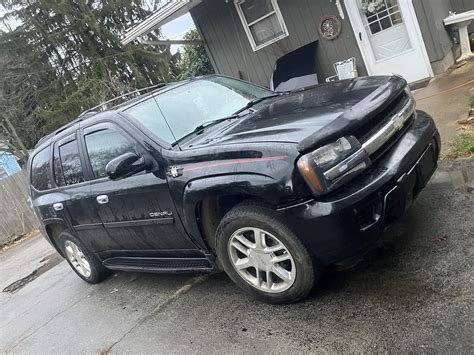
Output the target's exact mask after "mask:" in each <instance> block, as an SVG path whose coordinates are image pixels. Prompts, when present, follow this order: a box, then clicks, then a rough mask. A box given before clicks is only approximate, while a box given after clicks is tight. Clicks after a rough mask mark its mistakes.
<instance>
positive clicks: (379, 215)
mask: <svg viewBox="0 0 474 355" xmlns="http://www.w3.org/2000/svg"><path fill="white" fill-rule="evenodd" d="M439 149H440V137H439V133H438V130H437V129H436V126H435V124H434V122H433V119H432V118H431V117H430V116H428V115H427V114H426V113H424V112H421V111H418V114H417V115H416V116H415V119H414V121H413V122H412V123H411V126H410V127H409V128H408V129H407V131H406V132H405V133H404V134H403V136H402V137H400V139H399V140H398V141H397V142H396V143H395V144H394V145H393V146H392V147H391V148H390V149H389V150H388V151H387V152H386V153H385V154H384V155H383V156H382V157H379V158H378V159H377V160H376V161H374V163H373V166H372V167H371V169H370V170H369V171H367V172H366V173H364V174H363V175H361V176H359V177H357V178H356V179H354V180H353V181H351V182H350V183H348V184H346V185H345V186H343V187H341V188H340V189H338V190H336V191H334V193H331V194H330V195H327V196H324V197H323V198H318V199H317V200H316V199H311V200H309V201H305V202H303V203H299V204H297V205H294V206H290V207H286V208H282V209H280V210H279V211H278V213H279V214H280V215H281V216H282V218H285V220H287V221H288V223H289V224H290V225H291V227H292V229H293V231H294V232H295V233H296V235H298V236H299V237H300V238H301V240H302V242H303V243H304V244H305V245H306V246H307V247H308V248H309V249H310V250H311V251H312V252H313V254H314V255H315V257H316V258H317V260H318V261H319V262H320V263H322V264H324V265H328V264H333V263H336V262H341V261H344V260H346V259H350V258H352V257H355V256H358V255H361V254H363V253H364V252H366V251H367V250H368V249H369V248H370V246H371V245H372V244H373V243H374V242H376V241H377V240H378V239H379V238H380V237H381V235H382V234H383V231H384V229H385V228H386V227H387V226H388V225H390V223H392V222H393V221H394V220H396V219H398V218H400V217H401V216H402V215H403V213H404V212H405V211H406V209H407V208H408V207H409V206H410V205H411V203H412V201H413V199H414V198H416V196H417V195H418V193H419V192H420V191H421V190H422V189H423V188H424V187H425V186H426V183H427V182H428V180H429V179H430V177H431V175H432V174H433V172H434V171H435V169H436V167H437V161H438V157H439Z"/></svg>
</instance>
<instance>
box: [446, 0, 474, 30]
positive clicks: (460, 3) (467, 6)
mask: <svg viewBox="0 0 474 355" xmlns="http://www.w3.org/2000/svg"><path fill="white" fill-rule="evenodd" d="M469 10H474V0H451V11H454V12H457V13H460V12H464V11H469ZM469 32H474V21H473V22H471V24H470V25H469Z"/></svg>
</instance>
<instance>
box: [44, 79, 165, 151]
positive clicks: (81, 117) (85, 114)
mask: <svg viewBox="0 0 474 355" xmlns="http://www.w3.org/2000/svg"><path fill="white" fill-rule="evenodd" d="M166 85H167V84H165V83H160V84H156V85H152V86H148V87H146V88H142V89H137V90H134V91H131V92H128V93H126V94H123V95H120V96H117V97H114V98H113V99H110V100H107V101H105V102H102V103H100V104H99V105H97V106H94V107H91V108H90V109H88V110H85V111H84V112H81V113H80V114H79V116H78V117H77V118H76V119H75V120H73V121H71V122H69V123H67V124H65V125H64V126H62V127H61V128H58V129H57V130H55V131H53V132H51V133H50V134H48V135H46V136H44V137H43V138H41V139H40V140H39V141H38V143H36V145H35V147H37V146H39V145H40V144H41V143H43V142H44V141H46V140H47V139H49V138H51V137H54V136H55V135H57V134H58V133H61V132H62V131H64V130H66V129H68V128H69V127H71V126H73V125H74V124H76V123H78V122H81V121H82V120H85V119H86V118H88V117H91V116H93V115H95V114H96V113H98V111H95V109H97V108H100V107H102V106H103V105H106V104H109V103H111V102H114V101H116V100H118V99H121V98H123V97H126V96H129V95H133V94H136V93H139V92H141V91H144V90H149V89H158V88H161V87H164V86H166Z"/></svg>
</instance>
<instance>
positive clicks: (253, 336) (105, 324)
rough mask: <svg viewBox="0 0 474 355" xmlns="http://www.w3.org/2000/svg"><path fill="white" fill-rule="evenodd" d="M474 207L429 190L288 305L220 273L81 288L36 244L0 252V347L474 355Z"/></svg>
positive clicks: (134, 277)
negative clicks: (370, 246)
mask: <svg viewBox="0 0 474 355" xmlns="http://www.w3.org/2000/svg"><path fill="white" fill-rule="evenodd" d="M473 202H474V195H473V194H472V193H469V192H467V191H455V190H454V189H452V188H450V187H445V188H442V189H438V188H437V189H428V190H425V191H424V192H423V193H422V194H421V195H420V197H419V198H418V200H417V201H416V202H415V204H414V206H413V207H412V208H411V209H410V210H409V211H408V213H407V215H406V217H405V218H404V219H403V220H402V221H401V222H400V223H398V224H397V225H395V226H394V227H393V228H392V229H391V230H390V231H388V232H387V235H386V236H385V238H384V243H383V244H382V245H381V246H380V247H379V248H377V249H375V250H373V251H372V252H371V253H370V254H369V255H367V257H366V258H365V259H364V261H363V262H362V263H360V264H359V265H357V266H356V267H355V268H353V269H350V270H346V271H337V272H336V271H329V272H328V273H327V274H326V276H325V277H324V278H323V280H322V281H321V283H320V284H319V285H318V287H317V288H315V290H314V291H313V293H312V294H311V296H310V297H309V298H308V299H307V300H305V301H303V302H300V303H298V304H295V305H287V306H271V305H267V304H262V303H259V302H256V301H254V300H252V299H250V298H249V297H247V296H246V295H245V294H243V293H242V292H241V291H240V290H239V289H238V288H237V287H236V286H234V285H233V284H232V283H231V282H230V280H229V279H228V278H227V277H226V276H225V274H214V275H154V274H135V273H116V274H114V275H113V276H112V277H110V278H109V279H108V280H106V281H105V282H103V283H102V284H99V285H88V284H86V283H84V282H83V281H81V280H80V279H79V278H78V277H77V276H76V275H75V274H74V273H73V272H72V271H71V270H69V267H68V265H67V264H66V263H65V262H64V261H62V260H61V259H58V258H57V257H56V256H54V255H53V256H51V253H50V249H49V248H50V247H49V245H48V244H47V243H46V242H45V241H44V240H43V239H42V238H34V239H32V240H29V241H27V242H25V243H24V244H22V245H20V246H18V247H16V248H13V249H11V250H9V251H7V252H5V253H4V254H0V270H1V276H0V287H1V288H2V289H4V288H5V287H6V286H8V285H10V286H12V283H13V287H9V288H7V290H6V292H0V351H1V352H6V353H31V354H59V353H60V354H67V353H93V354H97V353H103V354H104V353H147V354H149V353H157V352H159V353H169V352H172V353H218V352H232V353H243V352H250V351H251V352H261V353H269V352H272V353H275V352H276V353H287V352H351V353H362V352H364V353H367V352H373V353H381V352H386V351H388V352H392V353H401V352H403V353H405V352H421V353H431V352H438V353H473V352H474V341H473V339H474V309H473V305H474V258H473V256H474V242H473V240H474V239H473V238H474V219H473V218H472V211H473V207H474V203H473ZM25 260H29V262H27V261H25ZM34 265H36V266H34ZM32 268H34V269H38V271H36V272H33V274H31V273H32V271H33V270H32ZM25 277H26V278H25ZM22 278H25V279H24V280H23V282H17V283H16V284H15V283H14V281H15V280H20V279H22Z"/></svg>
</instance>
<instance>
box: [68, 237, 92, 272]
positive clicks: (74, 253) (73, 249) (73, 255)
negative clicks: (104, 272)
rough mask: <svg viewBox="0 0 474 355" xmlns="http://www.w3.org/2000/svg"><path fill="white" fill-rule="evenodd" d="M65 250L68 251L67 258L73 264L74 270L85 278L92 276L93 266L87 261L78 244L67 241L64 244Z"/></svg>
mask: <svg viewBox="0 0 474 355" xmlns="http://www.w3.org/2000/svg"><path fill="white" fill-rule="evenodd" d="M64 249H65V250H66V256H67V258H68V260H69V261H70V262H71V264H72V266H73V267H74V269H76V270H77V272H79V274H81V275H82V276H84V277H89V276H91V265H90V263H89V260H87V258H86V256H85V255H84V253H83V252H82V250H81V248H79V247H78V246H77V244H76V243H73V242H71V241H70V240H66V242H65V243H64Z"/></svg>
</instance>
